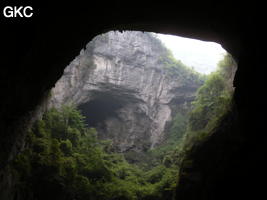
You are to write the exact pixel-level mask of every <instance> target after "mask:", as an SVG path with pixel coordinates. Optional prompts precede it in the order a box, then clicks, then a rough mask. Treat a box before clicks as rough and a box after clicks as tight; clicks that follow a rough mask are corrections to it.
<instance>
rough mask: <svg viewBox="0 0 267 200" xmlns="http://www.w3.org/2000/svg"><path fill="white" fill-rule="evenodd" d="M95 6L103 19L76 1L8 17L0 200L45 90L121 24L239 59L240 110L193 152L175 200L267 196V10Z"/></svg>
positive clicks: (0, 109) (1, 81) (0, 113)
mask: <svg viewBox="0 0 267 200" xmlns="http://www.w3.org/2000/svg"><path fill="white" fill-rule="evenodd" d="M253 4H254V5H255V4H256V3H253ZM33 5H34V4H33ZM94 6H95V7H94V8H99V9H100V8H101V10H102V13H105V17H103V18H101V17H96V16H95V15H94V13H93V12H91V10H92V8H88V7H87V6H83V5H79V6H77V7H76V6H73V5H71V7H69V8H66V9H62V8H61V9H58V8H60V7H58V8H57V7H56V6H50V7H47V6H44V7H42V8H41V7H40V9H39V8H36V11H37V13H36V16H35V17H33V18H32V19H25V18H24V19H13V20H10V19H6V18H5V19H3V26H2V25H1V30H2V36H1V40H3V41H1V44H2V45H1V48H2V50H4V51H3V54H2V59H1V63H2V68H1V73H0V86H1V104H0V124H1V128H0V134H1V140H0V152H1V154H0V193H1V195H2V196H1V195H0V197H1V199H3V200H9V198H8V197H9V195H8V193H12V189H11V188H12V185H10V184H11V182H10V179H9V176H8V174H6V173H5V167H6V165H7V163H8V162H10V161H11V160H12V158H13V157H14V156H15V155H16V154H17V153H18V152H19V151H20V149H21V148H22V146H23V138H24V135H25V134H24V132H25V131H24V130H25V129H26V128H27V124H29V123H28V122H29V121H31V119H32V118H34V117H35V112H34V111H35V110H36V109H37V106H38V105H40V104H41V103H42V102H44V101H45V96H46V94H47V93H48V91H49V90H50V89H51V88H52V87H53V86H54V84H55V83H56V81H57V80H58V79H59V78H60V77H61V75H62V73H63V70H64V68H65V67H66V66H67V64H68V63H69V62H70V61H71V60H73V58H74V57H75V56H76V55H78V53H79V51H80V49H81V48H82V47H84V46H85V44H86V42H87V41H89V40H90V39H92V38H93V37H94V36H96V35H97V34H100V33H103V32H106V31H107V30H115V29H119V30H125V29H128V30H140V31H153V32H160V33H168V34H174V35H180V36H187V37H194V38H198V39H203V40H210V41H215V42H218V43H220V44H222V46H223V47H224V48H225V49H226V50H227V51H228V52H230V53H231V54H232V55H233V56H234V58H235V59H236V60H237V62H238V71H237V73H236V76H235V80H234V86H235V87H236V90H235V94H234V99H235V105H236V106H235V109H233V112H232V113H231V114H230V115H229V116H228V118H226V119H225V121H224V123H223V124H222V129H220V130H219V131H218V132H216V133H215V134H214V136H213V137H212V138H211V139H210V140H209V141H207V142H205V143H203V144H202V145H199V146H198V147H196V151H195V152H196V153H195V154H194V153H193V154H192V159H193V161H194V165H193V166H191V167H190V168H188V169H186V170H187V173H192V178H191V179H181V180H180V185H182V186H183V187H180V188H179V190H178V191H177V195H176V198H177V199H181V200H189V199H198V200H202V199H203V200H204V199H205V200H209V199H217V200H219V199H242V198H251V199H257V198H264V196H266V192H265V184H262V180H265V179H266V177H267V174H266V164H264V163H266V162H264V161H265V159H266V152H267V151H266V150H267V149H266V146H267V145H266V134H264V131H262V130H264V129H262V128H263V125H264V124H265V123H264V119H263V117H261V116H263V115H262V113H263V109H261V108H264V106H263V105H262V104H263V102H264V99H263V98H262V91H264V86H265V84H264V83H263V80H265V79H264V78H263V76H264V73H262V72H261V70H263V68H264V67H263V66H264V65H265V62H266V61H265V60H264V59H262V58H264V57H265V56H264V48H265V47H264V45H263V43H264V42H263V41H262V39H264V37H263V36H264V31H262V28H261V27H262V25H263V24H264V22H263V21H264V17H263V16H260V15H261V14H262V13H264V12H260V11H259V10H255V9H254V6H253V5H252V6H250V7H248V8H246V9H241V8H240V6H242V5H238V7H234V6H233V5H232V6H233V7H231V6H229V5H228V4H227V3H225V5H221V4H220V5H217V6H214V5H205V4H203V5H202V6H200V7H197V8H195V9H193V8H192V7H190V8H189V7H185V8H183V7H182V6H181V7H180V8H179V11H177V10H175V9H176V8H177V7H176V6H173V5H171V4H166V5H158V4H155V5H154V6H153V7H151V5H149V6H145V5H143V6H142V7H140V6H139V5H138V4H136V5H133V6H126V5H124V6H123V5H120V6H119V5H117V4H116V3H114V4H112V2H110V5H106V6H105V8H104V7H103V6H102V5H94ZM253 9H254V10H253ZM59 10H60V12H59ZM96 10H97V9H96ZM70 13H71V14H70ZM188 13H190V14H189V15H188ZM106 16H109V17H106ZM122 16H124V17H122ZM1 20H2V19H1ZM255 68H257V70H254V69H255ZM103 103H104V102H103ZM90 106H91V107H94V108H95V107H96V105H90ZM116 106H118V105H116ZM116 106H115V107H116ZM259 108H260V109H259ZM98 112H99V111H98ZM91 123H95V122H91ZM218 166H219V167H218Z"/></svg>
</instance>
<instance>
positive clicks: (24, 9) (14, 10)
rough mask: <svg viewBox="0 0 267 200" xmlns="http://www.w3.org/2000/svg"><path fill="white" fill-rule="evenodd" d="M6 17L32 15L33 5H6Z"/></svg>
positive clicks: (4, 10)
mask: <svg viewBox="0 0 267 200" xmlns="http://www.w3.org/2000/svg"><path fill="white" fill-rule="evenodd" d="M3 14H4V16H5V17H7V18H10V17H27V18H29V17H32V15H33V8H32V7H31V6H6V7H4V9H3Z"/></svg>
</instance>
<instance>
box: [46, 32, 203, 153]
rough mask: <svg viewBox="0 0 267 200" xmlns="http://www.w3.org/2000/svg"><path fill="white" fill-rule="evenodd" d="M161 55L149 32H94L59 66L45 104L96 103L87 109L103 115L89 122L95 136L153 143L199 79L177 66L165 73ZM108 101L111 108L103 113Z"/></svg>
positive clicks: (122, 143)
mask: <svg viewBox="0 0 267 200" xmlns="http://www.w3.org/2000/svg"><path fill="white" fill-rule="evenodd" d="M167 54H168V51H167V50H166V48H165V47H164V46H163V45H162V44H161V43H160V41H159V40H157V39H155V38H154V37H153V36H152V34H151V33H143V32H136V31H131V32H128V31H126V32H123V33H121V32H108V33H106V34H103V35H99V36H97V37H96V38H94V39H93V40H92V41H91V42H89V43H88V44H87V46H86V49H85V50H82V51H81V52H80V55H79V56H77V57H76V58H75V59H74V60H73V62H71V63H70V65H69V66H68V67H67V68H66V69H65V71H64V75H63V76H62V78H61V79H60V80H59V81H58V82H57V84H56V86H55V88H54V89H53V90H52V99H51V105H50V106H56V107H59V106H60V105H61V104H65V103H74V104H77V105H80V106H81V108H83V109H85V110H86V107H87V108H88V107H89V104H90V102H93V101H95V102H98V104H95V106H97V107H98V109H97V111H95V112H92V113H90V109H89V108H88V109H89V110H88V115H91V116H92V117H94V115H97V113H99V112H102V114H103V115H104V114H105V115H106V117H105V118H104V119H102V120H101V121H98V122H97V123H96V124H94V125H95V126H96V127H97V129H98V132H99V136H100V137H101V138H110V139H112V141H113V143H114V144H115V145H114V146H116V147H117V148H118V149H117V150H118V151H122V152H124V151H127V150H130V149H134V150H136V151H142V150H144V149H148V148H153V147H154V146H155V145H157V144H159V143H160V142H161V141H162V139H163V138H164V130H165V126H166V122H168V121H170V120H171V117H172V114H173V112H174V111H175V112H176V111H177V110H181V109H182V108H184V107H187V106H186V104H188V103H189V102H190V101H192V100H193V98H194V95H195V91H196V89H197V88H198V87H199V86H200V84H201V82H200V81H199V80H197V79H196V80H189V76H186V73H187V74H188V73H189V72H185V71H183V70H182V69H180V70H181V73H179V72H178V74H177V75H173V74H172V73H170V70H169V69H168V68H166V64H164V62H163V61H162V58H165V57H166V56H167ZM182 74H183V75H182ZM191 78H192V76H191ZM101 102H102V104H101ZM108 104H110V107H112V105H113V108H112V109H110V108H109V109H110V111H109V113H107V112H106V113H105V111H106V110H107V105H108ZM115 104H116V105H117V106H115ZM87 105H88V106H87ZM92 106H93V107H94V105H91V107H92ZM89 125H92V124H89Z"/></svg>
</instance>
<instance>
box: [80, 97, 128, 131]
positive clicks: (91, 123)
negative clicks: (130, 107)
mask: <svg viewBox="0 0 267 200" xmlns="http://www.w3.org/2000/svg"><path fill="white" fill-rule="evenodd" d="M124 104H125V103H124V102H123V100H121V99H120V98H118V97H117V98H116V97H113V96H111V95H109V94H98V95H97V96H96V97H95V98H94V99H92V100H90V101H88V102H86V103H83V104H81V105H80V106H78V109H79V110H80V111H81V113H82V114H83V115H84V116H85V117H86V119H85V122H86V124H87V125H88V127H98V126H102V125H103V123H101V122H103V121H104V120H106V119H108V118H109V117H117V115H116V111H117V110H118V109H120V108H121V107H123V105H124ZM91 116H93V117H91Z"/></svg>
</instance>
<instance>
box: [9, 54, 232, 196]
mask: <svg viewBox="0 0 267 200" xmlns="http://www.w3.org/2000/svg"><path fill="white" fill-rule="evenodd" d="M162 62H164V63H165V64H166V69H167V70H168V73H171V74H172V75H175V76H181V77H184V78H185V76H186V77H187V78H188V77H191V78H192V80H193V79H194V81H204V80H206V81H205V83H204V84H203V86H202V87H200V88H199V90H198V92H197V96H196V99H195V101H194V102H193V103H192V110H191V112H190V113H188V114H186V115H184V114H181V113H179V112H178V113H176V115H175V117H174V119H173V120H172V124H171V126H170V129H169V133H168V138H167V139H166V141H165V142H164V143H163V144H162V145H161V146H159V147H157V148H155V149H153V150H149V151H148V152H144V153H143V154H138V158H137V154H136V152H128V153H125V155H124V154H119V153H114V152H113V150H112V149H114V148H113V147H112V143H111V141H103V140H99V139H98V138H97V131H96V130H95V129H94V128H88V127H86V124H85V123H84V118H85V117H84V116H82V115H81V114H80V112H79V111H78V110H77V109H76V108H75V107H74V106H66V105H65V106H62V107H61V108H60V109H55V108H52V109H50V110H49V111H48V112H46V113H45V114H44V116H43V118H42V119H41V120H39V121H37V122H36V123H35V124H34V126H33V127H32V128H31V130H29V133H28V136H27V141H26V146H25V149H24V151H23V152H22V153H21V154H20V155H18V156H17V158H16V159H15V160H14V162H13V163H12V169H13V173H14V174H15V175H16V176H17V178H18V180H19V181H18V183H17V186H16V188H17V193H18V194H19V195H20V197H21V199H27V200H34V199H37V200H47V199H62V200H74V199H75V200H85V199H90V200H94V199H95V200H139V199H142V200H155V199H157V200H171V199H173V198H174V191H175V188H176V185H177V181H178V177H179V174H178V171H179V167H180V163H181V160H182V159H184V158H185V157H186V152H188V151H190V148H191V147H192V146H193V145H194V144H196V143H198V142H201V141H202V140H204V139H205V138H207V137H208V136H209V135H210V134H211V133H212V132H213V130H214V128H216V127H217V125H218V124H219V122H220V120H221V119H222V118H223V116H224V114H225V113H226V112H227V111H228V110H229V108H230V106H231V97H232V92H233V89H232V87H231V84H230V83H229V79H230V77H231V73H232V70H233V68H232V67H233V66H234V65H235V63H233V60H232V58H231V57H230V56H229V55H227V56H226V57H225V59H224V60H222V61H221V62H220V63H219V67H218V70H217V71H216V72H214V73H212V74H211V75H209V76H207V77H204V76H202V75H199V74H198V73H195V72H192V70H191V69H189V68H188V67H186V66H184V65H183V64H182V63H180V62H179V61H176V60H175V59H173V57H172V55H171V54H169V58H168V59H163V60H162ZM125 158H127V160H128V161H130V160H132V161H133V162H131V163H134V164H130V163H129V162H127V160H126V159H125ZM187 162H188V165H190V162H191V161H190V160H189V161H187Z"/></svg>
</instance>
